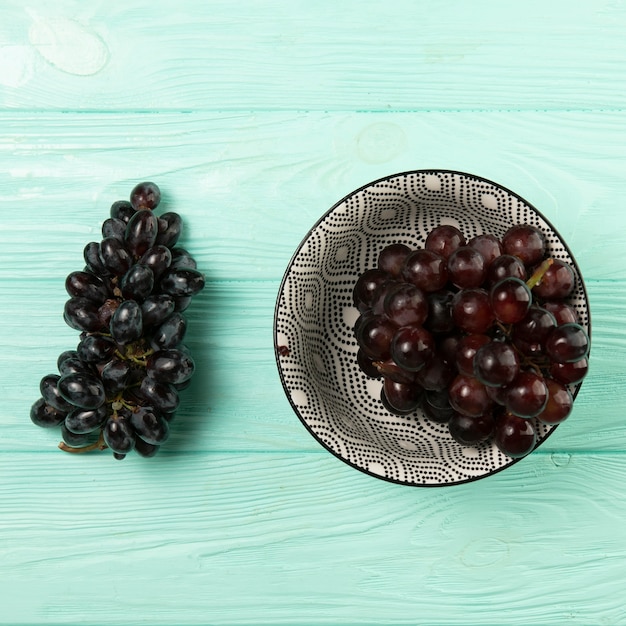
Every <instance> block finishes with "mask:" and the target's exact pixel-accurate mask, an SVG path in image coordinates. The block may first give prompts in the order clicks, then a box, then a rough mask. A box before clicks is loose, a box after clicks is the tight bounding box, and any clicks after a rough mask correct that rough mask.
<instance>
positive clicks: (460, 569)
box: [0, 0, 626, 626]
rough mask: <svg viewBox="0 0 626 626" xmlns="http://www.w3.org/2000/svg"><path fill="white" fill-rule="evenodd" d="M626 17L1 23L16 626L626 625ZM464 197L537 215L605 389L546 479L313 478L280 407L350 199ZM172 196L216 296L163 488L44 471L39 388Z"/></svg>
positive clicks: (113, 466) (140, 475) (0, 612)
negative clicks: (473, 184) (119, 246)
mask: <svg viewBox="0 0 626 626" xmlns="http://www.w3.org/2000/svg"><path fill="white" fill-rule="evenodd" d="M624 59H626V4H625V3H624V2H621V1H619V0H598V1H587V2H572V1H571V0H552V1H551V2H545V0H542V1H541V2H540V1H538V0H531V1H529V2H524V3H518V4H516V5H513V4H511V3H507V2H499V1H496V0H479V1H477V2H473V3H470V2H461V1H460V0H457V1H451V0H448V1H443V2H425V1H421V0H419V1H413V2H411V1H409V0H406V1H404V2H399V1H398V2H370V1H368V2H363V1H361V2H352V1H350V2H330V1H326V0H324V1H322V0H316V1H312V0H309V1H307V2H305V1H295V0H294V1H293V2H282V1H281V2H279V1H277V0H274V1H272V2H270V1H267V2H261V1H258V2H255V1H254V0H247V1H244V2H238V3H234V2H226V1H222V2H217V1H208V2H205V1H204V0H195V1H189V2H184V1H183V2H180V1H179V2H170V1H167V2H166V1H160V2H159V1H153V2H145V1H140V0H127V1H126V2H115V1H113V2H101V1H97V0H87V1H85V2H78V1H71V0H57V2H55V3H50V2H45V1H44V0H39V1H32V2H23V1H22V0H19V1H18V0H4V2H2V3H1V4H0V220H1V221H0V316H1V317H0V348H1V349H0V365H1V374H2V391H3V402H2V408H1V409H0V598H2V603H1V609H0V623H1V624H12V625H23V624H46V625H61V624H63V625H70V624H81V625H84V624H95V625H98V626H108V625H114V624H115V625H129V626H134V625H138V624H156V625H160V624H172V625H174V624H176V625H182V626H185V625H199V624H215V625H238V624H254V625H265V624H267V625H273V624H285V625H293V626H298V625H302V626H304V625H306V626H314V625H318V624H325V625H331V626H335V625H337V626H352V625H357V624H358V625H362V624H390V625H396V624H426V625H431V624H459V625H466V624H475V625H483V624H559V625H560V624H602V625H606V624H626V599H625V589H626V524H625V523H624V520H625V519H626V488H625V485H626V428H625V426H626V423H625V418H626V391H625V389H626V386H625V384H624V383H625V382H626V370H625V368H624V363H625V362H626V334H625V333H624V320H625V319H626V255H625V254H624V249H625V248H624V246H625V244H626V236H625V235H624V233H625V232H626V213H625V212H624V198H625V197H626V69H625V68H626V66H625V63H624ZM420 168H449V169H458V170H463V171H467V172H471V173H474V174H478V175H481V176H484V177H486V178H490V179H492V180H495V181H497V182H499V183H501V184H503V185H505V186H507V187H509V188H511V189H514V190H515V191H516V192H518V193H519V194H521V195H522V196H524V197H525V198H526V199H527V200H529V201H530V202H532V203H533V204H534V205H535V206H537V207H538V208H539V209H540V210H541V211H542V212H543V213H544V214H545V215H546V216H547V217H548V218H549V219H550V220H551V221H552V222H553V223H554V224H555V225H556V226H557V228H558V229H559V230H560V232H561V233H562V234H563V236H564V238H565V239H566V240H567V241H568V243H569V244H570V246H571V248H572V250H573V252H574V254H575V256H576V258H577V260H578V261H579V264H580V266H581V269H582V271H583V273H584V275H585V277H586V284H587V288H588V291H589V297H590V301H591V305H592V316H593V360H592V364H593V366H592V370H591V372H590V374H589V377H588V378H587V380H586V382H585V383H584V385H583V388H582V391H581V393H580V395H579V398H578V399H577V401H576V407H575V411H574V413H573V415H572V416H571V418H570V419H569V420H568V421H567V422H566V423H564V424H563V425H562V426H561V427H559V428H558V429H557V431H556V432H555V434H554V435H552V436H551V437H550V439H549V440H548V441H547V442H546V444H545V445H544V446H542V447H541V448H540V449H539V450H538V451H537V452H535V453H533V454H532V455H531V456H530V457H529V458H526V459H524V460H523V461H521V462H520V463H518V464H517V465H515V466H514V467H512V468H510V469H508V470H506V471H504V472H502V473H500V474H498V475H496V476H493V477H491V478H488V479H485V480H481V481H478V482H475V483H472V484H468V485H463V486H458V487H448V488H443V489H412V488H407V487H402V486H398V485H393V484H390V483H386V482H383V481H379V480H376V479H373V478H371V477H368V476H365V475H364V474H361V473H359V472H357V471H356V470H353V469H351V468H349V467H348V466H346V465H345V464H343V463H341V462H340V461H338V460H337V459H335V458H334V457H333V456H331V455H330V454H328V453H327V452H325V451H324V450H323V449H322V448H321V447H320V446H319V445H318V444H317V443H316V442H315V441H314V440H313V439H312V438H311V437H310V436H309V435H308V433H307V432H306V430H305V429H304V427H303V426H302V425H301V424H300V422H299V421H298V420H297V418H296V416H295V415H294V414H293V412H292V411H291V408H290V406H289V404H288V402H287V400H286V398H285V396H284V393H283V391H282V389H281V386H280V383H279V380H278V374H277V371H276V366H275V363H274V354H273V344H272V318H273V308H274V303H275V299H276V295H277V291H278V287H279V284H280V280H281V277H282V274H283V271H284V269H285V267H286V265H287V263H288V262H289V259H290V257H291V255H292V253H293V252H294V250H295V249H296V247H297V246H298V244H299V243H300V241H301V239H302V237H303V236H304V235H305V234H306V232H307V230H308V229H309V227H310V226H311V225H312V224H313V223H314V222H315V221H316V220H317V219H318V218H319V217H320V215H321V214H322V213H324V212H325V211H326V210H327V209H328V208H329V207H330V206H331V205H333V204H334V203H335V202H336V201H337V200H339V199H340V198H342V197H343V196H344V195H346V194H347V193H349V192H350V191H352V190H353V189H355V188H356V187H359V186H361V185H363V184H365V183H367V182H369V181H371V180H374V179H377V178H379V177H382V176H385V175H388V174H392V173H395V172H400V171H403V170H408V169H420ZM144 179H152V180H155V181H156V182H158V183H159V185H160V186H161V188H162V190H163V193H164V200H163V204H164V206H166V207H168V208H170V209H172V210H176V211H179V212H180V213H181V214H182V215H183V216H184V218H185V221H186V227H187V230H186V233H185V235H184V241H183V243H184V245H185V247H187V248H189V250H191V251H192V253H193V254H194V255H195V256H196V258H197V259H198V261H199V263H200V265H201V267H202V269H203V270H204V271H205V272H206V274H207V278H208V283H207V287H206V290H205V291H204V292H203V293H202V294H201V295H200V296H199V297H198V298H197V299H196V300H195V301H194V304H193V306H192V308H191V309H190V310H189V321H190V330H189V335H188V337H189V342H188V343H189V344H190V347H191V348H192V350H193V351H194V355H195V356H196V360H197V365H198V373H197V376H196V377H195V378H194V381H193V383H192V385H191V387H190V389H189V390H188V392H187V393H186V395H185V396H184V402H183V406H182V408H181V410H180V411H179V416H178V417H177V421H176V422H175V426H176V427H175V429H174V433H173V436H172V439H171V441H170V442H169V444H168V445H167V447H166V449H164V451H163V453H162V454H160V455H159V456H157V457H156V458H154V459H151V460H145V459H139V458H130V457H129V458H128V459H126V460H125V461H123V462H121V463H120V462H115V461H114V460H113V459H112V458H111V456H110V455H109V454H101V455H94V456H89V457H80V456H78V457H74V456H70V455H67V454H64V453H62V452H60V451H59V450H57V449H56V443H57V442H58V433H51V432H46V431H43V430H41V429H37V428H35V427H34V426H32V425H31V423H30V421H29V419H28V412H29V408H30V405H31V403H32V402H33V400H34V399H35V398H36V397H37V395H38V389H37V388H38V383H39V379H40V378H41V377H42V376H43V375H44V374H46V373H48V372H50V371H53V369H54V364H55V361H56V357H57V355H58V354H59V353H60V352H61V351H62V350H65V349H68V348H71V347H74V345H75V344H76V341H77V339H76V336H77V334H76V333H75V332H74V331H72V330H71V329H69V328H68V327H67V326H65V325H64V323H63V321H62V317H61V311H62V307H63V303H64V301H65V299H66V295H65V291H64V288H63V281H64V278H65V276H66V275H67V274H68V273H69V272H70V271H72V270H75V269H79V268H80V267H81V266H82V249H83V247H84V245H85V244H86V243H87V242H88V241H90V240H92V239H96V238H98V236H99V228H100V224H101V222H102V220H103V219H104V218H105V217H106V214H107V211H108V207H109V205H110V203H111V202H112V201H113V200H115V199H117V198H119V197H125V196H126V195H127V193H128V191H129V189H130V187H131V186H132V185H133V184H134V183H135V182H137V181H139V180H144Z"/></svg>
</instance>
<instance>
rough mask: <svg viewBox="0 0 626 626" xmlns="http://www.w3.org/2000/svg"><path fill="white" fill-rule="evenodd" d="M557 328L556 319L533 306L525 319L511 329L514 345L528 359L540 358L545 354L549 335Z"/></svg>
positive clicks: (545, 311)
mask: <svg viewBox="0 0 626 626" xmlns="http://www.w3.org/2000/svg"><path fill="white" fill-rule="evenodd" d="M555 327H556V319H555V318H554V316H553V315H552V313H550V312H549V311H547V310H546V309H544V308H542V307H539V306H537V305H536V304H533V305H532V306H531V307H530V308H529V309H528V313H527V314H526V316H525V317H524V319H522V320H520V321H519V322H517V323H516V324H513V326H512V328H511V341H512V342H513V345H514V346H515V347H516V348H517V349H518V350H519V351H520V352H521V353H522V354H524V355H526V356H528V357H538V356H541V355H543V353H544V345H545V342H546V339H547V338H548V335H549V334H550V332H551V331H552V329H553V328H555Z"/></svg>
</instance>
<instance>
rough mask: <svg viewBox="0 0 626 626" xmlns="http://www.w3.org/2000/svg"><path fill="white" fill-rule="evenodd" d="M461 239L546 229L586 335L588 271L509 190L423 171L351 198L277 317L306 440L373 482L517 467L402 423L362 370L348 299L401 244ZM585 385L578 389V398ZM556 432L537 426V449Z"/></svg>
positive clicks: (427, 423) (438, 429)
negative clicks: (436, 234) (570, 274)
mask: <svg viewBox="0 0 626 626" xmlns="http://www.w3.org/2000/svg"><path fill="white" fill-rule="evenodd" d="M442 223H447V224H453V225H455V226H457V227H458V228H460V230H461V231H462V232H463V233H464V235H465V237H466V238H467V239H468V240H469V239H470V238H471V237H473V236H475V235H478V234H481V233H483V232H489V233H493V234H494V235H496V236H499V237H501V236H502V235H503V234H504V232H505V231H506V230H507V228H508V227H509V226H511V225H513V224H516V223H529V224H533V225H535V226H537V227H539V228H540V229H541V230H542V231H543V232H544V234H545V235H546V239H547V243H548V249H549V252H550V254H551V255H552V256H553V257H555V258H561V259H564V260H565V261H567V262H569V263H570V264H571V265H572V267H573V268H574V271H575V273H576V274H577V276H576V278H577V283H576V288H575V293H574V294H573V295H572V297H571V298H570V301H569V304H571V305H572V306H574V307H575V309H576V310H577V313H578V315H579V318H580V323H581V325H582V326H583V327H585V328H586V330H587V331H588V332H589V330H590V318H589V308H588V301H587V294H586V292H585V287H584V283H583V281H582V278H581V275H580V270H579V268H578V265H577V264H576V262H575V260H574V258H573V256H572V254H571V252H570V250H569V249H568V247H567V245H566V244H565V242H564V241H563V240H562V238H561V237H560V236H559V234H558V233H557V231H556V230H555V229H554V227H553V226H552V225H551V224H550V223H549V222H548V221H547V220H546V219H545V217H543V216H542V215H541V213H539V211H537V210H536V209H535V208H534V207H532V206H531V205H530V204H529V203H528V202H526V201H525V200H523V199H522V198H520V197H519V196H518V195H517V194H515V193H513V192H512V191H509V190H508V189H505V188H503V187H502V186H500V185H498V184H496V183H493V182H490V181H488V180H485V179H484V178H480V177H478V176H473V175H470V174H463V173H460V172H453V171H442V170H425V171H414V172H406V173H401V174H396V175H393V176H390V177H387V178H384V179H381V180H378V181H375V182H373V183H371V184H369V185H367V186H365V187H362V188H361V189H357V190H356V191H354V192H353V193H351V194H349V195H348V196H346V197H345V198H344V199H343V200H341V201H340V202H338V203H337V204H336V205H335V206H334V207H332V208H331V209H330V210H329V211H328V212H327V213H326V214H325V215H323V216H322V218H321V219H320V220H319V221H318V222H317V224H315V225H314V226H313V228H312V229H311V230H310V232H309V233H308V235H307V236H306V237H305V238H304V240H303V241H302V243H301V244H300V246H299V247H298V249H297V250H296V252H295V254H294V256H293V257H292V259H291V261H290V263H289V266H288V268H287V271H286V273H285V276H284V278H283V281H282V283H281V286H280V291H279V295H278V300H277V303H276V310H275V319H274V321H275V331H274V332H275V334H274V342H275V352H276V360H277V364H278V370H279V374H280V377H281V381H282V384H283V388H284V390H285V393H286V394H287V398H288V399H289V402H290V403H291V405H292V407H293V409H294V411H295V412H296V414H297V415H298V417H299V418H300V420H301V421H302V423H303V424H304V425H305V426H306V428H307V429H308V430H309V432H310V433H311V434H312V435H313V436H314V437H315V438H316V439H317V441H318V442H319V443H320V444H322V446H324V447H325V448H326V449H327V450H329V451H330V452H331V453H333V454H334V455H335V456H337V457H338V458H339V459H341V460H342V461H344V462H346V463H348V464H349V465H351V466H353V467H355V468H357V469H359V470H361V471H363V472H365V473H367V474H370V475H372V476H375V477H377V478H382V479H385V480H389V481H392V482H396V483H401V484H405V485H415V486H441V485H452V484H459V483H464V482H468V481H472V480H476V479H479V478H483V477H485V476H489V475H491V474H494V473H495V472H498V471H500V470H502V469H505V468H506V467H510V466H511V465H512V464H513V463H515V462H517V461H518V460H519V459H516V460H514V459H511V458H510V457H508V456H506V455H504V454H502V453H501V452H500V451H499V450H498V449H497V448H496V447H495V445H494V444H492V443H490V442H489V443H485V444H482V445H480V446H477V447H464V446H461V445H459V444H457V443H456V442H455V441H454V440H453V439H452V438H451V436H450V434H449V432H448V429H447V425H445V424H438V423H435V422H433V421H431V420H428V419H427V418H425V417H424V416H423V415H422V414H420V413H419V412H416V413H415V414H413V415H411V416H408V417H406V416H405V417H398V416H396V415H393V414H391V413H389V412H388V411H387V410H386V409H385V408H384V407H383V405H382V404H381V401H380V388H381V384H382V383H381V382H380V381H379V380H376V379H371V378H368V377H367V376H366V375H365V374H363V373H362V372H361V370H360V368H359V366H358V364H357V361H356V353H357V344H356V341H355V338H354V333H353V325H354V323H355V321H356V319H357V317H358V311H357V309H356V308H355V307H354V306H353V302H352V290H353V287H354V284H355V282H356V280H357V278H358V277H359V275H360V274H361V273H363V272H364V271H365V270H366V269H368V268H371V267H374V266H375V265H376V260H377V257H378V254H379V252H380V250H381V249H382V248H383V247H385V246H386V245H388V244H390V243H394V242H401V243H405V244H407V245H409V246H411V247H421V246H423V245H424V241H425V239H426V235H427V233H428V232H429V231H430V230H431V229H432V228H434V227H435V226H436V225H438V224H442ZM579 389H580V383H579V384H578V385H575V386H573V387H572V392H573V394H574V395H576V394H577V393H578V390H579ZM554 428H555V426H539V430H538V433H537V435H538V437H537V445H540V444H541V443H542V442H543V441H545V440H546V438H547V437H548V435H549V434H550V433H551V432H552V431H553V430H554Z"/></svg>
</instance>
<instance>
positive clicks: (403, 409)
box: [381, 378, 423, 415]
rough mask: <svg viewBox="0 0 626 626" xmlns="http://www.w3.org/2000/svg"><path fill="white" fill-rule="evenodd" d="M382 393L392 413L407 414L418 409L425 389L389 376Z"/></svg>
mask: <svg viewBox="0 0 626 626" xmlns="http://www.w3.org/2000/svg"><path fill="white" fill-rule="evenodd" d="M381 394H382V396H384V398H385V400H386V402H387V405H388V408H390V410H391V412H392V413H397V414H398V415H406V414H408V413H412V412H413V411H415V410H417V408H418V407H419V405H420V401H421V398H422V394H423V390H422V389H421V388H420V387H418V386H417V385H407V384H404V383H398V382H396V381H394V380H390V379H388V378H387V379H385V381H384V382H383V388H382V391H381Z"/></svg>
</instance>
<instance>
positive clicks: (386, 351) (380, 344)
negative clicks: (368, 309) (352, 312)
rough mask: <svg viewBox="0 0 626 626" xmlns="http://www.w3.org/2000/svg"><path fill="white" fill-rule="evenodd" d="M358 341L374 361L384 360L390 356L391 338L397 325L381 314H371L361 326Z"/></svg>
mask: <svg viewBox="0 0 626 626" xmlns="http://www.w3.org/2000/svg"><path fill="white" fill-rule="evenodd" d="M358 330H359V332H358V335H357V342H358V344H359V346H360V347H361V349H362V350H363V352H364V353H365V355H366V356H368V357H369V358H370V359H373V360H374V361H384V360H386V359H388V358H389V356H390V348H391V340H392V339H393V336H394V335H395V332H396V325H395V324H392V323H391V322H390V321H389V320H388V319H386V318H384V317H382V316H380V315H373V316H369V317H368V318H367V319H366V320H365V321H364V322H363V323H362V324H361V325H360V327H359V329H358Z"/></svg>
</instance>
